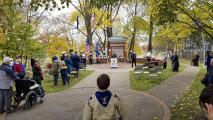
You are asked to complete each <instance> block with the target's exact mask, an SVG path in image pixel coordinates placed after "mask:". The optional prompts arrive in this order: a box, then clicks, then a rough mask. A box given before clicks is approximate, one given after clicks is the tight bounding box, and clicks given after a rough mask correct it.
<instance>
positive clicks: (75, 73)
mask: <svg viewBox="0 0 213 120" xmlns="http://www.w3.org/2000/svg"><path fill="white" fill-rule="evenodd" d="M70 75H73V76H74V78H77V77H78V72H77V71H72V72H71V73H70Z"/></svg>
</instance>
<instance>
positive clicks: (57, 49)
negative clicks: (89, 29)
mask: <svg viewBox="0 0 213 120" xmlns="http://www.w3.org/2000/svg"><path fill="white" fill-rule="evenodd" d="M68 50H69V43H68V40H67V39H65V38H63V37H56V36H54V37H51V38H50V43H49V44H48V53H49V55H51V56H52V55H58V54H61V52H63V51H68Z"/></svg>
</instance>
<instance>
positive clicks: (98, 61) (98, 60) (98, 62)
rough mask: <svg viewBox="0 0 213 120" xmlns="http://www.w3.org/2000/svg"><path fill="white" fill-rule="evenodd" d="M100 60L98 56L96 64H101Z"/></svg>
mask: <svg viewBox="0 0 213 120" xmlns="http://www.w3.org/2000/svg"><path fill="white" fill-rule="evenodd" d="M100 60H101V58H100V55H96V64H101V62H100Z"/></svg>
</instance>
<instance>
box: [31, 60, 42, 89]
mask: <svg viewBox="0 0 213 120" xmlns="http://www.w3.org/2000/svg"><path fill="white" fill-rule="evenodd" d="M33 80H35V81H36V83H38V84H39V85H41V81H42V80H43V75H42V71H41V67H40V65H39V62H38V60H35V63H34V65H33Z"/></svg>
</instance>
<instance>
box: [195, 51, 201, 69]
mask: <svg viewBox="0 0 213 120" xmlns="http://www.w3.org/2000/svg"><path fill="white" fill-rule="evenodd" d="M199 59H200V56H199V54H198V53H196V55H195V66H199Z"/></svg>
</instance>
